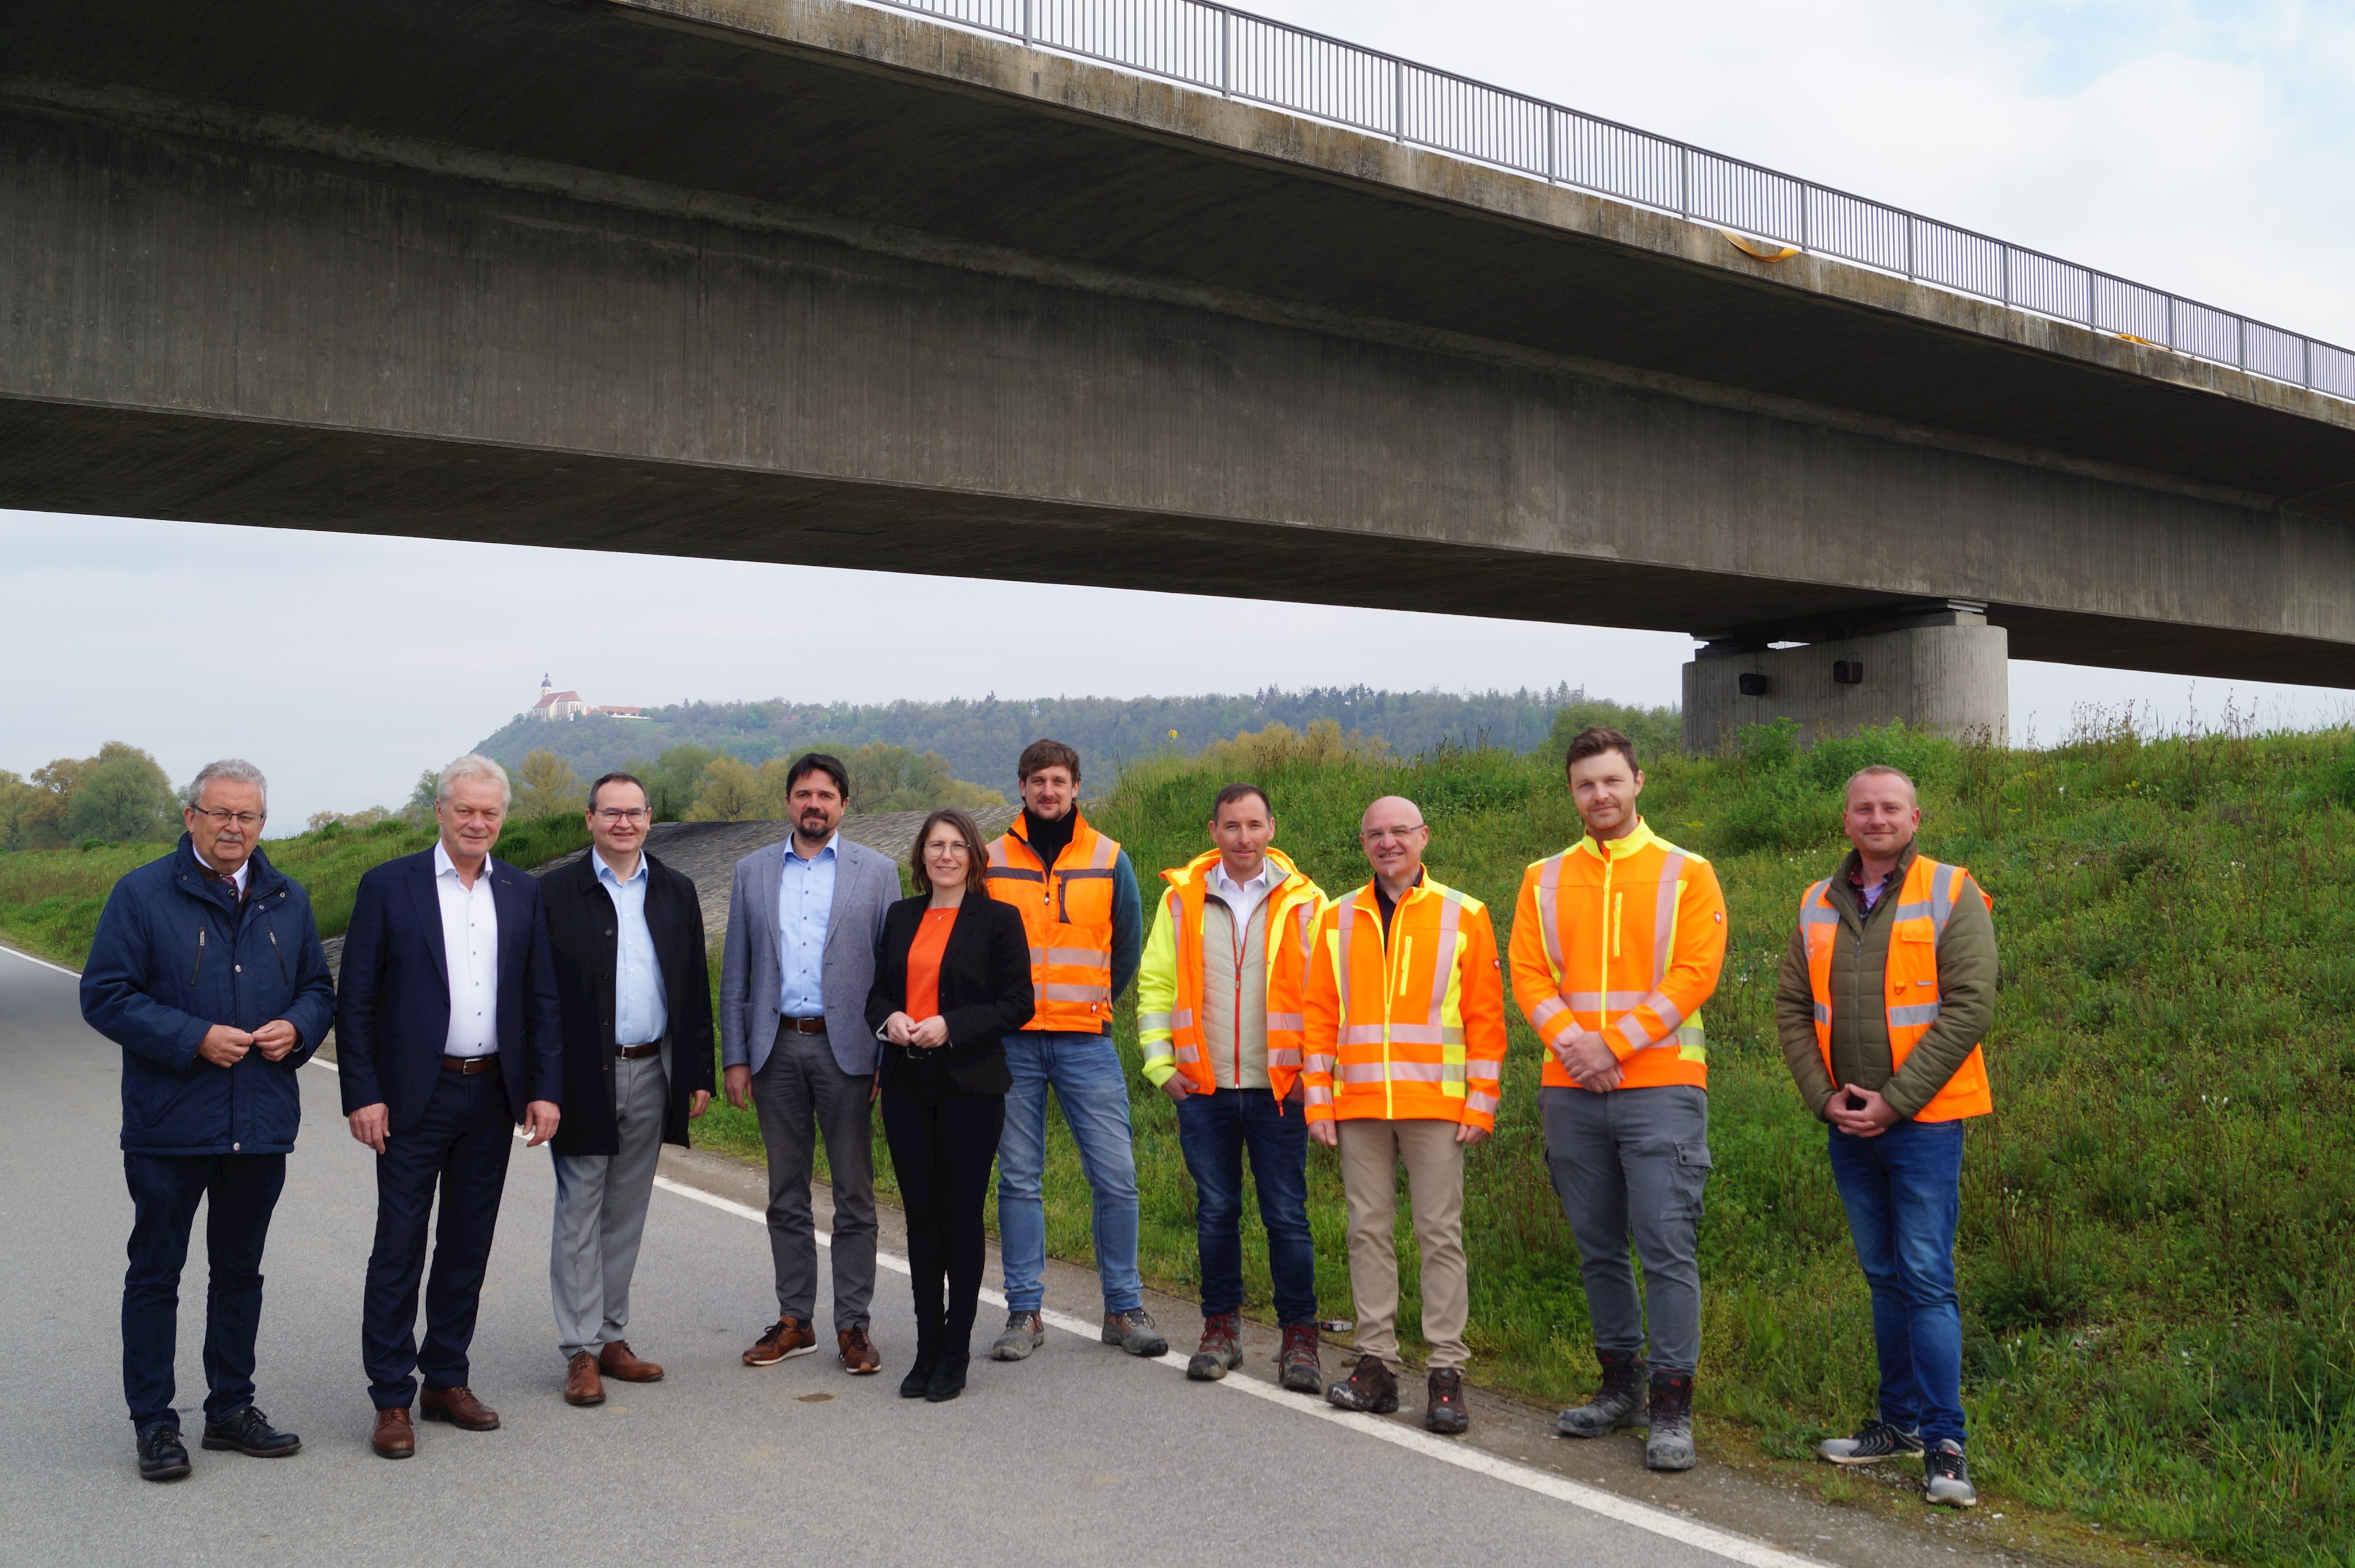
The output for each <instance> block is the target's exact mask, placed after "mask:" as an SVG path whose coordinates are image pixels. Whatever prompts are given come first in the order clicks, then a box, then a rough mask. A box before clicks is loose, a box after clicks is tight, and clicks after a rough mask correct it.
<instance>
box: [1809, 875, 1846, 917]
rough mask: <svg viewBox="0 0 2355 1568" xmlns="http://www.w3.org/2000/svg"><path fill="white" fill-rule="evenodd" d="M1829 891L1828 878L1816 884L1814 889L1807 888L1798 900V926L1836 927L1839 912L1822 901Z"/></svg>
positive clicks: (1830, 889)
mask: <svg viewBox="0 0 2355 1568" xmlns="http://www.w3.org/2000/svg"><path fill="white" fill-rule="evenodd" d="M1829 891H1832V880H1831V879H1830V878H1829V877H1826V878H1825V879H1824V880H1822V881H1820V882H1817V884H1816V885H1815V886H1814V887H1812V888H1809V889H1808V890H1807V891H1806V893H1805V894H1803V895H1801V897H1800V899H1799V924H1800V925H1801V926H1803V927H1804V926H1810V925H1838V923H1839V911H1838V910H1836V909H1834V908H1832V907H1831V905H1829V904H1828V903H1826V902H1825V901H1824V895H1825V894H1826V893H1828V892H1829Z"/></svg>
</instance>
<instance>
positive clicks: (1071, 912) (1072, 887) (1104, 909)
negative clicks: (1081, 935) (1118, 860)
mask: <svg viewBox="0 0 2355 1568" xmlns="http://www.w3.org/2000/svg"><path fill="white" fill-rule="evenodd" d="M1055 881H1056V884H1057V886H1056V891H1055V898H1054V900H1053V903H1052V908H1053V911H1054V915H1055V918H1056V919H1057V920H1059V921H1060V922H1062V923H1064V924H1065V925H1110V924H1111V923H1112V882H1113V873H1112V870H1111V869H1110V868H1106V869H1103V870H1095V869H1087V870H1080V871H1066V872H1064V873H1062V874H1061V875H1060V876H1059V877H1057V878H1056V879H1055Z"/></svg>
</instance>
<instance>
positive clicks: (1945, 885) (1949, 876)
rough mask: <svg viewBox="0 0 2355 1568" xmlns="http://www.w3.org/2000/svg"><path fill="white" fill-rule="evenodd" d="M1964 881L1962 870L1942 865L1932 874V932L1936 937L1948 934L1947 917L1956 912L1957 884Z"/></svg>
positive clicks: (1957, 867)
mask: <svg viewBox="0 0 2355 1568" xmlns="http://www.w3.org/2000/svg"><path fill="white" fill-rule="evenodd" d="M1960 880H1962V868H1961V867H1959V866H1947V865H1941V866H1940V867H1939V868H1938V869H1936V870H1935V871H1933V872H1932V873H1931V874H1930V930H1931V932H1932V933H1933V934H1934V935H1936V936H1944V935H1945V934H1946V917H1947V916H1948V915H1950V914H1953V913H1954V912H1955V883H1956V882H1958V881H1960Z"/></svg>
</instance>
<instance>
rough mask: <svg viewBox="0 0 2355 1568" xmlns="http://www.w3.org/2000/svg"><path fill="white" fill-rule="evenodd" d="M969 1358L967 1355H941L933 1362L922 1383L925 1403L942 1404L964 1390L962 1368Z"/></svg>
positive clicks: (963, 1368)
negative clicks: (928, 1378)
mask: <svg viewBox="0 0 2355 1568" xmlns="http://www.w3.org/2000/svg"><path fill="white" fill-rule="evenodd" d="M970 1360H971V1358H970V1357H968V1356H956V1355H943V1357H942V1358H941V1359H940V1360H938V1361H937V1362H935V1363H934V1364H933V1367H932V1377H931V1379H930V1380H929V1381H926V1383H925V1384H924V1399H925V1401H926V1403H931V1404H942V1403H946V1402H947V1401H949V1400H953V1399H954V1398H956V1396H957V1395H959V1394H961V1393H963V1392H964V1370H965V1367H966V1365H967V1363H968V1362H969V1361H970Z"/></svg>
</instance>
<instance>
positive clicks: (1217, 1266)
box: [1177, 1089, 1316, 1325]
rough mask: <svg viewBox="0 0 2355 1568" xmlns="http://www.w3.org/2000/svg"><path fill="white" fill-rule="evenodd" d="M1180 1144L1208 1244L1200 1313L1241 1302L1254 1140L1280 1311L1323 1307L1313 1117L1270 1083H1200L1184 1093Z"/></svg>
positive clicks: (1200, 1238) (1303, 1318) (1199, 1229)
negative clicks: (1311, 1218)
mask: <svg viewBox="0 0 2355 1568" xmlns="http://www.w3.org/2000/svg"><path fill="white" fill-rule="evenodd" d="M1177 1147H1179V1148H1180V1149H1182V1150H1184V1151H1185V1155H1186V1168H1187V1170H1188V1172H1190V1173H1191V1174H1192V1176H1193V1178H1194V1189H1195V1192H1196V1194H1197V1201H1196V1203H1195V1207H1194V1237H1195V1243H1196V1245H1197V1246H1198V1247H1199V1250H1200V1252H1201V1254H1202V1316H1203V1317H1211V1316H1213V1315H1214V1314H1217V1313H1220V1312H1232V1311H1235V1310H1237V1309H1238V1308H1240V1307H1241V1306H1242V1304H1243V1230H1242V1221H1243V1150H1244V1149H1246V1148H1248V1149H1250V1150H1251V1168H1252V1181H1253V1183H1255V1184H1256V1185H1257V1186H1258V1188H1259V1217H1260V1222H1261V1223H1262V1224H1264V1225H1265V1226H1266V1227H1267V1271H1268V1273H1269V1274H1270V1275H1273V1280H1274V1285H1275V1320H1276V1321H1277V1322H1278V1323H1282V1324H1285V1325H1290V1324H1294V1323H1305V1322H1307V1321H1308V1320H1309V1319H1310V1318H1312V1317H1316V1247H1315V1246H1314V1245H1313V1244H1312V1243H1310V1241H1309V1239H1308V1120H1307V1117H1306V1116H1305V1115H1303V1114H1302V1112H1301V1108H1300V1107H1299V1106H1298V1105H1281V1106H1279V1105H1278V1104H1276V1102H1275V1096H1274V1094H1273V1093H1271V1092H1270V1091H1268V1090H1265V1089H1220V1090H1219V1091H1218V1092H1217V1093H1209V1094H1205V1093H1200V1092H1199V1091H1198V1092H1196V1093H1191V1094H1188V1095H1187V1096H1186V1097H1185V1098H1184V1099H1183V1100H1180V1101H1178V1102H1177Z"/></svg>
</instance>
